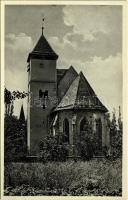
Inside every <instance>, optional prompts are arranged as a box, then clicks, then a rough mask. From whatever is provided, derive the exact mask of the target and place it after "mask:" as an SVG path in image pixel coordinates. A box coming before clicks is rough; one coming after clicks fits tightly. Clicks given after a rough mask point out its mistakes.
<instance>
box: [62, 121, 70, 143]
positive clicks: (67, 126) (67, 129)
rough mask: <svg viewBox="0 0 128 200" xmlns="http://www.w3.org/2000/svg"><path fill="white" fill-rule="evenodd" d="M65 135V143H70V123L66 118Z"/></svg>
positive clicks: (64, 124) (64, 122) (64, 123)
mask: <svg viewBox="0 0 128 200" xmlns="http://www.w3.org/2000/svg"><path fill="white" fill-rule="evenodd" d="M63 133H64V141H65V142H68V143H69V121H68V119H66V118H65V119H64V121H63Z"/></svg>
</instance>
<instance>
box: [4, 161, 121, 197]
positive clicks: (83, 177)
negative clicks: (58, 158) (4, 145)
mask: <svg viewBox="0 0 128 200" xmlns="http://www.w3.org/2000/svg"><path fill="white" fill-rule="evenodd" d="M121 169H122V166H121V161H120V160H116V161H108V160H105V159H103V160H100V161H99V160H92V161H87V162H82V161H78V162H73V161H67V162H49V163H46V164H44V163H8V164H7V163H6V164H5V195H22V196H23V195H25V196H27V195H29V196H33V195H72V196H74V195H95V196H103V195H106V196H121V191H122V189H121V188H122V171H121Z"/></svg>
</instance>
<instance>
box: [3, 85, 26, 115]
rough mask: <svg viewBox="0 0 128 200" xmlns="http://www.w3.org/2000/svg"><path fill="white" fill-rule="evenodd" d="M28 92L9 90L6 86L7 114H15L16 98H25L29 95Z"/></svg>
mask: <svg viewBox="0 0 128 200" xmlns="http://www.w3.org/2000/svg"><path fill="white" fill-rule="evenodd" d="M27 95H28V93H26V92H24V91H23V92H19V91H18V90H17V91H13V92H11V91H9V90H7V89H6V88H5V90H4V103H5V114H7V115H11V116H12V115H13V109H14V100H15V99H23V98H25V97H27Z"/></svg>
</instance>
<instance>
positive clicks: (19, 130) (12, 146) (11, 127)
mask: <svg viewBox="0 0 128 200" xmlns="http://www.w3.org/2000/svg"><path fill="white" fill-rule="evenodd" d="M4 134H5V137H4V148H5V160H13V159H15V158H17V159H19V157H22V156H24V155H25V153H26V139H27V138H26V135H27V134H26V122H25V121H24V122H23V121H20V120H18V119H17V118H16V117H14V116H9V115H5V126H4Z"/></svg>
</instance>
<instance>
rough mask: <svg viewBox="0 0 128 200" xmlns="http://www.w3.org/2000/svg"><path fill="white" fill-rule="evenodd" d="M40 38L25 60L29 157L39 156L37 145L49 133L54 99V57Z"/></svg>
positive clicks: (55, 82) (49, 47)
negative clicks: (26, 65) (26, 64)
mask: <svg viewBox="0 0 128 200" xmlns="http://www.w3.org/2000/svg"><path fill="white" fill-rule="evenodd" d="M43 29H44V28H43V27H42V34H41V37H40V39H39V40H38V42H37V44H36V46H35V47H34V49H33V51H32V52H31V53H29V56H28V60H27V62H28V69H27V71H28V93H29V95H28V113H27V117H28V124H27V133H28V136H27V144H28V150H29V153H30V155H37V154H38V153H39V143H40V141H41V139H42V138H43V137H45V136H46V135H47V134H48V133H49V116H50V112H51V110H52V109H53V108H54V107H55V100H56V98H57V96H56V95H57V94H56V93H57V70H56V61H57V59H58V55H57V54H56V53H55V52H54V50H53V49H52V47H51V46H50V45H49V43H48V41H47V40H46V38H45V36H44V33H43Z"/></svg>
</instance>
